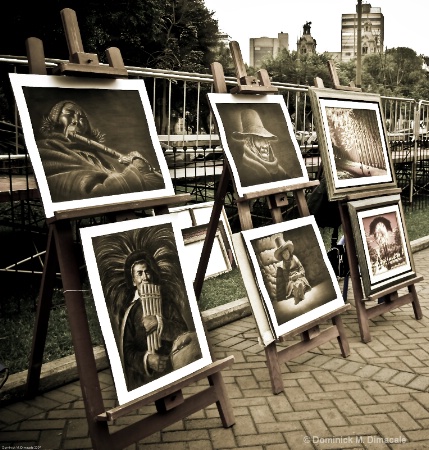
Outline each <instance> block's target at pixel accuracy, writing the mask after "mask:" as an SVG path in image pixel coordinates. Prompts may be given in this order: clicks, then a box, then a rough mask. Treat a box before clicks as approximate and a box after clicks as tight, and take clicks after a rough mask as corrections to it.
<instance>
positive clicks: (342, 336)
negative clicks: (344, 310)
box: [332, 315, 350, 358]
mask: <svg viewBox="0 0 429 450" xmlns="http://www.w3.org/2000/svg"><path fill="white" fill-rule="evenodd" d="M332 323H333V325H334V326H336V327H337V330H338V337H337V340H338V344H339V346H340V349H341V355H342V356H343V358H347V356H349V355H350V347H349V342H348V341H347V337H346V330H345V328H344V324H343V319H341V316H340V315H338V316H335V317H333V318H332Z"/></svg>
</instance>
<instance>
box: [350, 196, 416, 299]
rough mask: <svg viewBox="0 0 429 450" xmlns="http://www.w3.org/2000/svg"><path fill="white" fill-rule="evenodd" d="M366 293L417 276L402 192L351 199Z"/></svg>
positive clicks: (351, 217)
mask: <svg viewBox="0 0 429 450" xmlns="http://www.w3.org/2000/svg"><path fill="white" fill-rule="evenodd" d="M348 208H349V212H350V219H351V222H352V225H353V233H354V238H355V243H356V249H357V255H358V260H359V266H360V271H361V276H362V283H363V286H364V291H365V294H366V295H367V296H368V295H371V294H374V293H376V292H377V291H379V290H381V289H383V288H386V287H388V286H390V285H394V284H395V283H397V282H398V281H400V280H405V279H408V278H411V277H413V276H415V272H414V263H413V260H412V252H411V248H410V244H409V241H408V237H407V232H406V227H405V223H404V218H403V212H402V207H401V200H400V196H399V195H391V196H384V197H376V198H372V199H368V200H359V201H354V202H349V204H348Z"/></svg>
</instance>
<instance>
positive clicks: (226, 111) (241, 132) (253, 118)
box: [207, 94, 309, 197]
mask: <svg viewBox="0 0 429 450" xmlns="http://www.w3.org/2000/svg"><path fill="white" fill-rule="evenodd" d="M207 95H208V99H209V102H210V106H211V108H212V111H213V114H214V116H215V119H216V123H217V126H218V129H219V136H220V139H221V142H222V146H223V149H224V152H225V155H226V157H227V160H228V163H229V166H230V168H231V172H232V175H233V179H234V184H235V188H236V191H237V194H238V195H239V196H240V197H243V196H244V195H245V194H249V193H254V192H257V191H259V190H267V189H271V188H278V187H286V186H291V185H293V184H297V183H302V182H307V181H308V180H309V178H308V173H307V169H306V167H305V162H304V158H303V156H302V154H301V150H300V147H299V145H298V141H297V140H296V137H295V133H294V130H293V126H292V121H291V119H290V115H289V112H288V110H287V107H286V103H285V101H284V98H283V97H282V96H281V95H233V94H207Z"/></svg>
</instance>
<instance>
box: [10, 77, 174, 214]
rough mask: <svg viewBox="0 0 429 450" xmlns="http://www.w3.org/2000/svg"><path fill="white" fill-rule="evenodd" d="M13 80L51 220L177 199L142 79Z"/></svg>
mask: <svg viewBox="0 0 429 450" xmlns="http://www.w3.org/2000/svg"><path fill="white" fill-rule="evenodd" d="M9 76H10V81H11V84H12V88H13V92H14V95H15V100H16V104H17V107H18V111H19V116H20V119H21V123H22V129H23V133H24V138H25V143H26V147H27V149H28V153H29V155H30V159H31V163H32V165H33V169H34V173H35V177H36V180H37V184H38V188H39V190H40V194H41V197H42V202H43V206H44V209H45V214H46V216H47V217H52V216H53V215H54V213H55V212H57V211H64V210H78V209H81V208H85V207H91V206H103V205H109V204H114V203H122V202H124V203H126V202H131V201H137V200H143V199H149V198H157V197H162V196H166V195H174V189H173V185H172V182H171V178H170V173H169V171H168V167H167V163H166V161H165V158H164V155H163V153H162V148H161V144H160V142H159V140H158V135H157V132H156V128H155V121H154V118H153V115H152V111H151V107H150V103H149V99H148V96H147V92H146V89H145V84H144V81H143V80H128V79H126V80H122V79H114V80H112V79H98V78H81V77H66V76H50V75H25V74H9Z"/></svg>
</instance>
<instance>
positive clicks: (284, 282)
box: [240, 216, 344, 339]
mask: <svg viewBox="0 0 429 450" xmlns="http://www.w3.org/2000/svg"><path fill="white" fill-rule="evenodd" d="M241 235H242V238H243V241H244V244H245V248H246V252H247V255H248V259H249V262H250V265H251V267H252V271H253V273H254V277H255V280H256V285H257V286H258V289H259V298H257V299H256V300H255V298H254V295H252V294H250V291H249V300H250V303H251V305H252V302H254V303H256V306H258V305H257V303H260V302H262V303H263V308H257V307H256V308H254V311H257V310H258V311H265V313H266V314H267V316H268V323H270V324H271V327H272V331H273V336H274V337H275V338H276V339H277V338H279V337H280V336H282V335H284V334H286V333H293V332H294V330H296V329H297V328H299V327H301V326H303V325H307V324H309V323H310V322H312V321H313V320H316V319H319V318H320V317H322V316H324V315H326V314H329V313H331V312H333V311H336V310H337V309H338V308H340V307H342V306H344V300H343V297H342V294H341V290H340V287H339V284H338V280H337V277H336V276H335V273H334V271H333V269H332V266H331V264H330V263H329V259H328V256H327V253H326V249H325V245H324V243H323V239H322V236H321V234H320V231H319V228H318V226H317V224H316V221H315V219H314V217H313V216H306V217H302V218H299V219H293V220H288V221H286V222H281V223H276V224H272V225H268V226H264V227H260V228H254V229H251V230H246V231H242V232H241ZM241 266H242V264H241V263H240V268H241ZM243 278H244V277H243ZM247 284H249V285H250V283H245V285H246V288H247ZM250 288H251V286H250ZM251 297H252V298H251ZM258 314H260V312H257V314H256V316H255V319H256V322H257V323H258V322H261V323H263V320H260V318H259V317H257V315H258ZM265 332H266V330H262V332H261V330H260V334H261V335H262V336H263V335H264V333H265Z"/></svg>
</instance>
